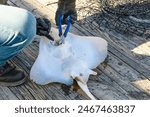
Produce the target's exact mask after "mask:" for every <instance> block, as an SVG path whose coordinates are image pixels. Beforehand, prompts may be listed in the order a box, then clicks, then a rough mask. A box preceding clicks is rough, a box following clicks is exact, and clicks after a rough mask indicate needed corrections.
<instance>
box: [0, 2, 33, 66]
mask: <svg viewBox="0 0 150 117" xmlns="http://www.w3.org/2000/svg"><path fill="white" fill-rule="evenodd" d="M35 35H36V20H35V17H34V16H33V15H32V14H31V13H30V12H28V11H27V10H24V9H20V8H16V7H11V6H5V5H0V66H2V65H3V64H5V63H6V61H8V60H9V59H11V58H12V57H14V56H15V55H16V54H17V53H19V52H20V51H21V50H22V49H23V48H24V47H26V46H27V45H29V44H30V43H31V42H32V40H33V38H34V36H35Z"/></svg>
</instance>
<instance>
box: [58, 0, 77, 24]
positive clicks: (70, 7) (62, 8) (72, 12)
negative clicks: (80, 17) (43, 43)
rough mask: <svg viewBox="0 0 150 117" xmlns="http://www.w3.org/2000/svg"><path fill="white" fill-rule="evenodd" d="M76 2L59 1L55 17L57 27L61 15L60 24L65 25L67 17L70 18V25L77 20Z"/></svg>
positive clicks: (73, 0)
mask: <svg viewBox="0 0 150 117" xmlns="http://www.w3.org/2000/svg"><path fill="white" fill-rule="evenodd" d="M75 2H76V0H59V1H58V9H57V11H56V15H55V21H56V25H57V26H58V25H59V18H60V16H62V15H63V21H62V24H67V17H68V16H70V17H71V23H74V21H76V20H77V11H76V9H75Z"/></svg>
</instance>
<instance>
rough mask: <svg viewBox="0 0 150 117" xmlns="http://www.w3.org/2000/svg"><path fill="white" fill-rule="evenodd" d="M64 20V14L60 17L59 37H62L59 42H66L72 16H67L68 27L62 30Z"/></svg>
mask: <svg viewBox="0 0 150 117" xmlns="http://www.w3.org/2000/svg"><path fill="white" fill-rule="evenodd" d="M62 22H63V15H62V16H60V18H59V26H58V31H59V37H60V41H59V44H62V43H64V42H65V38H66V37H67V34H68V32H69V30H70V25H71V18H70V16H68V17H67V27H66V29H65V32H64V33H63V32H62Z"/></svg>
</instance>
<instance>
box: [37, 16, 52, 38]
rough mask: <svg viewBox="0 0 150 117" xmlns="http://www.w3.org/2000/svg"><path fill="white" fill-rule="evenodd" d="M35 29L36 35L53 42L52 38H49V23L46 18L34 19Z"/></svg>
mask: <svg viewBox="0 0 150 117" xmlns="http://www.w3.org/2000/svg"><path fill="white" fill-rule="evenodd" d="M36 22H37V24H36V27H37V32H36V34H37V35H40V36H45V37H47V38H48V39H50V40H53V38H52V37H51V36H50V34H49V33H50V30H51V23H50V21H49V20H48V19H46V18H37V19H36Z"/></svg>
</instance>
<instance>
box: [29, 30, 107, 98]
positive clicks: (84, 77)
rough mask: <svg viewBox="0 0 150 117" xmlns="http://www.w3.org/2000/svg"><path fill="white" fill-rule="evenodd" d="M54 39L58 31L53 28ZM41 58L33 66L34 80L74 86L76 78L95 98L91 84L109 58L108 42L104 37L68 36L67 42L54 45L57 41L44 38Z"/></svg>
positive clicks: (85, 90) (32, 76)
mask: <svg viewBox="0 0 150 117" xmlns="http://www.w3.org/2000/svg"><path fill="white" fill-rule="evenodd" d="M51 33H52V35H53V37H55V39H58V37H57V36H55V35H58V31H57V30H56V29H55V28H52V31H51ZM39 48H40V49H39V55H38V57H37V59H36V61H35V63H34V64H33V66H32V68H31V72H30V78H31V79H32V80H33V81H34V82H36V83H37V84H41V85H45V84H48V83H52V82H58V83H63V84H66V85H71V84H72V83H73V79H75V80H76V79H77V83H78V84H79V86H80V87H81V88H82V90H83V91H84V92H85V93H86V94H87V95H88V96H89V97H90V98H91V99H94V97H93V96H92V94H91V93H90V92H89V90H88V88H87V81H88V78H89V76H90V75H91V74H93V75H96V73H95V72H94V71H92V69H94V68H96V67H97V66H98V65H99V64H100V63H101V62H103V61H104V60H105V58H106V57H107V42H106V41H105V40H104V39H102V38H100V37H87V36H78V35H75V34H72V33H68V36H67V37H66V39H65V43H64V44H62V45H60V46H54V45H53V42H51V41H49V40H47V39H44V38H42V39H41V40H40V47H39Z"/></svg>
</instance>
